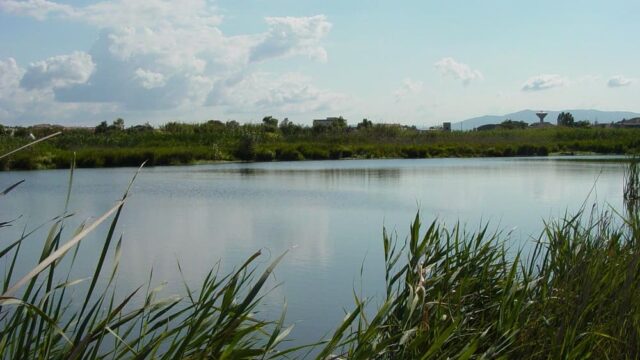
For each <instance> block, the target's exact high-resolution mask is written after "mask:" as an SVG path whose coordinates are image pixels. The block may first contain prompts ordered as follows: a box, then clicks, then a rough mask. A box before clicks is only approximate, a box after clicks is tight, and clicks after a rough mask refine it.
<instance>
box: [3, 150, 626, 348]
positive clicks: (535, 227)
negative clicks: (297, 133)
mask: <svg viewBox="0 0 640 360" xmlns="http://www.w3.org/2000/svg"><path fill="white" fill-rule="evenodd" d="M134 171H135V169H132V168H119V169H95V170H93V169H92V170H78V171H77V172H76V174H75V179H74V186H73V195H72V199H71V206H70V209H71V210H72V211H74V212H75V216H74V217H73V218H72V219H71V221H70V222H69V223H68V224H67V229H68V231H67V238H69V234H70V233H71V230H72V229H73V228H75V226H77V225H78V224H79V223H80V222H81V221H82V220H86V219H88V218H90V217H92V216H99V215H100V214H102V213H103V212H104V211H106V210H107V209H109V208H110V207H111V206H112V205H113V203H114V202H115V201H116V200H117V199H119V198H120V197H121V196H122V192H123V191H124V189H125V188H126V186H127V184H128V182H129V180H130V178H131V176H132V175H133V173H134ZM622 174H623V166H622V165H620V164H613V163H609V164H607V163H597V162H571V161H560V160H555V159H552V158H542V159H531V158H527V159H428V160H353V161H322V162H294V163H260V164H219V165H203V166H188V167H159V168H147V169H144V170H143V172H142V173H141V175H140V176H139V178H138V180H137V181H136V183H135V185H134V187H133V191H132V194H133V195H132V197H131V198H130V200H129V202H128V203H127V205H126V207H125V210H124V213H123V217H122V219H121V221H120V223H119V230H120V232H122V233H123V234H124V246H123V255H122V259H121V272H120V278H119V280H118V286H119V288H122V289H123V291H124V290H125V289H130V288H134V287H137V286H138V285H140V284H143V283H145V282H146V281H147V280H148V277H149V273H150V270H151V269H152V268H153V279H154V280H153V283H154V284H157V283H159V282H161V281H167V282H168V284H167V290H166V294H167V295H169V294H173V293H176V292H179V291H180V289H181V286H180V276H179V273H178V271H177V265H176V263H177V261H180V263H181V265H182V266H183V270H184V274H185V277H186V278H187V281H188V282H189V283H191V284H197V283H198V282H199V281H200V280H201V279H202V277H203V276H204V274H205V273H206V271H207V270H209V269H210V268H211V267H212V266H213V265H214V264H215V263H216V262H217V261H221V262H222V266H223V269H225V270H231V269H232V268H233V266H235V265H238V264H240V263H241V261H242V260H244V259H245V258H246V257H248V256H249V255H250V254H252V253H253V252H255V251H257V250H263V253H264V256H263V257H262V258H261V261H262V263H264V264H266V263H268V262H269V261H270V260H272V259H273V258H275V257H276V256H277V255H279V254H281V253H282V252H284V251H285V250H287V249H289V250H290V252H289V254H288V255H287V256H286V257H285V259H284V261H283V263H282V264H281V265H280V266H279V267H278V268H277V270H276V274H275V279H274V281H273V283H272V285H273V284H276V283H279V282H282V285H281V286H279V287H277V288H276V289H274V290H273V291H272V292H271V293H270V294H269V295H268V297H267V306H266V308H265V310H264V311H265V312H267V313H269V316H272V317H275V315H271V314H272V313H273V312H277V311H279V309H280V308H281V306H282V303H283V302H284V300H285V299H286V301H287V303H288V310H287V319H288V321H289V322H295V323H296V328H295V329H294V332H293V333H292V336H293V337H294V338H296V339H298V340H299V341H312V340H316V339H318V338H319V337H321V336H322V335H323V334H325V333H326V332H328V331H331V330H333V328H334V326H335V325H336V324H337V323H338V321H339V320H340V319H341V318H342V317H343V309H350V308H351V304H352V290H353V289H356V290H357V291H358V292H360V291H362V293H364V294H366V295H368V296H375V295H376V294H380V291H381V288H382V283H383V279H384V277H383V275H382V259H383V257H382V240H381V239H382V236H381V234H382V227H383V225H384V226H386V227H387V228H388V229H390V230H395V231H396V232H397V234H398V237H399V238H401V239H404V238H405V237H406V234H407V233H408V228H409V223H410V222H411V221H412V219H413V217H414V216H415V214H416V211H418V210H420V212H421V214H422V217H423V222H426V223H428V222H430V221H432V220H433V219H440V220H441V221H443V222H446V223H448V224H453V223H454V222H456V221H458V220H459V221H461V222H462V223H465V224H467V227H468V228H476V227H477V226H479V224H480V223H481V222H489V223H490V225H491V227H492V228H499V229H504V230H506V231H512V235H511V242H512V244H513V247H514V248H518V247H525V248H526V246H527V244H529V243H530V241H531V236H532V235H533V236H536V235H538V233H539V231H540V230H541V224H542V221H541V220H542V219H549V218H551V217H557V216H562V214H564V213H565V211H569V212H572V211H575V210H576V209H578V208H579V207H580V205H581V204H582V203H583V202H584V201H585V200H586V201H587V202H588V203H589V204H591V203H594V202H597V203H599V204H610V205H611V206H613V207H615V208H620V207H621V202H622V184H623V180H622ZM68 175H69V174H68V171H34V172H5V173H0V186H3V187H5V186H8V185H9V184H11V183H12V182H15V181H17V180H20V179H26V182H25V183H24V184H23V185H21V186H20V187H18V188H17V189H16V190H14V191H13V192H12V193H10V194H9V196H7V197H5V198H4V199H1V200H2V203H3V204H2V207H1V208H0V220H3V221H4V220H8V219H12V218H15V217H16V216H17V215H20V214H22V215H23V216H22V218H20V219H18V220H17V221H16V222H15V225H14V226H13V227H11V228H5V229H1V230H0V241H1V242H2V244H6V243H8V242H9V241H11V240H13V239H16V238H17V236H18V235H19V233H20V232H21V231H22V229H23V228H24V227H25V226H26V227H27V228H32V227H34V226H36V225H39V224H41V223H43V222H46V221H47V220H49V219H50V218H52V217H53V216H54V215H57V214H60V213H61V212H62V209H63V205H64V198H65V195H66V188H67V182H68ZM592 189H593V190H592ZM98 233H100V234H106V226H104V225H103V226H102V227H101V228H100V230H99V231H98ZM45 236H46V231H44V230H43V231H39V232H38V233H36V236H35V237H33V238H31V239H30V240H29V242H28V243H26V244H25V245H26V246H25V251H26V252H30V253H31V254H33V258H32V259H30V260H29V261H26V260H25V261H22V262H21V263H20V264H19V267H20V269H19V270H20V271H21V272H20V274H23V272H24V271H27V270H28V269H29V268H30V267H32V266H33V264H34V263H35V260H36V259H35V258H36V255H37V254H39V250H40V246H41V244H42V241H43V240H44V238H45ZM103 236H104V235H103ZM100 245H101V243H100V239H99V238H98V237H96V236H93V237H89V238H87V239H86V240H84V241H83V244H82V247H81V251H80V258H79V260H78V267H77V268H76V270H75V272H74V275H76V276H78V277H85V276H89V275H90V274H91V270H92V266H93V265H94V264H95V259H96V255H94V254H98V253H99V251H100V250H99V246H100ZM0 265H2V266H3V267H6V266H5V265H6V264H0ZM361 267H363V269H364V271H363V272H362V275H361ZM0 271H1V270H0Z"/></svg>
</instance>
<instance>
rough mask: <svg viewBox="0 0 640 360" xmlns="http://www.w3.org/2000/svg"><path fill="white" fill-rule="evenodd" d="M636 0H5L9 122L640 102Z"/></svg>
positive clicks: (477, 110) (411, 114)
mask: <svg viewBox="0 0 640 360" xmlns="http://www.w3.org/2000/svg"><path fill="white" fill-rule="evenodd" d="M638 14H640V2H638V1H615V0H614V1H608V2H603V1H561V2H560V1H546V0H543V1H536V2H526V3H525V2H514V1H503V0H499V1H498V0H496V1H487V0H485V1H475V0H466V1H462V0H458V1H455V0H454V1H444V0H443V1H425V0H423V1H403V2H401V3H399V2H393V1H369V2H363V1H344V0H343V1H336V0H325V1H300V0H298V1H293V0H286V1H285V0H269V1H267V0H235V1H232V0H220V1H204V0H182V1H160V0H144V1H143V0H104V1H88V0H84V1H62V0H61V1H57V2H56V1H49V0H27V1H20V0H0V45H1V46H0V122H1V123H3V124H36V123H61V124H68V125H93V124H95V123H97V122H99V121H102V120H107V121H111V120H113V119H115V118H116V117H123V118H124V119H125V121H126V122H127V124H135V123H143V122H147V121H148V122H150V123H152V124H162V123H165V122H167V121H173V120H179V121H186V122H193V121H204V120H208V119H220V120H230V119H236V120H239V121H241V122H257V121H259V120H260V119H261V118H262V117H263V116H265V115H273V116H275V117H278V118H280V119H282V118H284V117H288V118H289V119H290V120H292V121H294V122H298V123H305V124H309V123H310V122H311V120H312V119H313V118H318V117H325V116H337V115H343V116H344V117H346V118H347V119H348V120H349V121H350V122H351V123H355V122H358V121H360V120H361V119H362V118H369V119H371V120H373V121H374V122H390V123H405V124H415V125H419V126H429V125H434V124H438V123H440V122H442V121H458V120H463V119H465V118H469V117H474V116H479V115H484V114H504V113H509V112H514V111H518V110H522V109H526V108H530V109H545V110H561V109H571V108H597V109H601V110H627V111H637V112H640V102H639V101H638V99H640V66H639V65H638V63H639V61H638V60H640V41H637V40H636V39H635V38H636V36H637V34H639V33H640V23H638V21H637V15H638Z"/></svg>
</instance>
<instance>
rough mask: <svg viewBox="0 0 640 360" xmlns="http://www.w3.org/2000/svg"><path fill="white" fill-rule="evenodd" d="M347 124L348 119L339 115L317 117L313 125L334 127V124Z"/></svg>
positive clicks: (315, 126)
mask: <svg viewBox="0 0 640 360" xmlns="http://www.w3.org/2000/svg"><path fill="white" fill-rule="evenodd" d="M342 125H347V120H345V119H343V118H342V116H339V117H328V118H326V119H315V120H313V127H314V128H317V127H332V126H342Z"/></svg>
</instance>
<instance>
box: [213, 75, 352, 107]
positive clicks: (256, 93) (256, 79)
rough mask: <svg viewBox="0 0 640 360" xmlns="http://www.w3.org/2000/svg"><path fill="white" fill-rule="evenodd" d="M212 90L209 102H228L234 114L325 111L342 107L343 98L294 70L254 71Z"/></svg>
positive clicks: (343, 103)
mask: <svg viewBox="0 0 640 360" xmlns="http://www.w3.org/2000/svg"><path fill="white" fill-rule="evenodd" d="M215 89H216V91H213V92H212V93H211V94H210V98H209V101H210V102H211V103H213V104H218V105H219V104H224V105H228V106H229V107H230V108H231V112H234V113H242V112H246V111H247V110H249V109H254V110H256V109H257V110H260V111H266V112H280V113H292V114H299V113H306V112H315V111H329V110H337V109H340V108H342V107H343V106H344V105H345V101H346V100H347V97H346V96H345V95H343V94H339V93H334V92H330V91H325V90H321V89H318V88H316V87H315V86H313V85H312V81H311V79H310V78H309V77H306V76H304V75H301V74H297V73H287V74H284V75H277V74H273V73H266V72H258V73H254V74H250V75H247V76H245V77H243V78H241V79H235V81H233V82H232V84H228V83H227V84H217V87H215Z"/></svg>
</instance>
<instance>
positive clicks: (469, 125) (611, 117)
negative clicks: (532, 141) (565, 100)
mask: <svg viewBox="0 0 640 360" xmlns="http://www.w3.org/2000/svg"><path fill="white" fill-rule="evenodd" d="M562 111H564V112H570V113H571V114H573V117H574V118H575V120H576V121H581V120H588V121H589V122H592V123H594V122H596V121H597V122H599V123H610V122H618V121H620V120H622V119H630V118H634V117H638V116H640V114H639V113H634V112H630V111H601V110H584V109H574V110H560V111H549V115H547V117H546V118H545V121H547V122H550V123H552V124H555V123H556V119H557V118H558V114H560V113H561V112H562ZM507 119H511V120H518V121H524V122H527V123H529V124H531V123H534V122H538V121H539V120H538V117H537V116H536V110H522V111H518V112H514V113H511V114H505V115H485V116H479V117H475V118H471V119H467V120H463V121H460V122H457V123H454V124H452V126H451V128H452V129H455V130H460V129H462V130H472V129H474V128H477V127H478V126H482V125H486V124H499V123H501V122H503V121H504V120H507Z"/></svg>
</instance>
